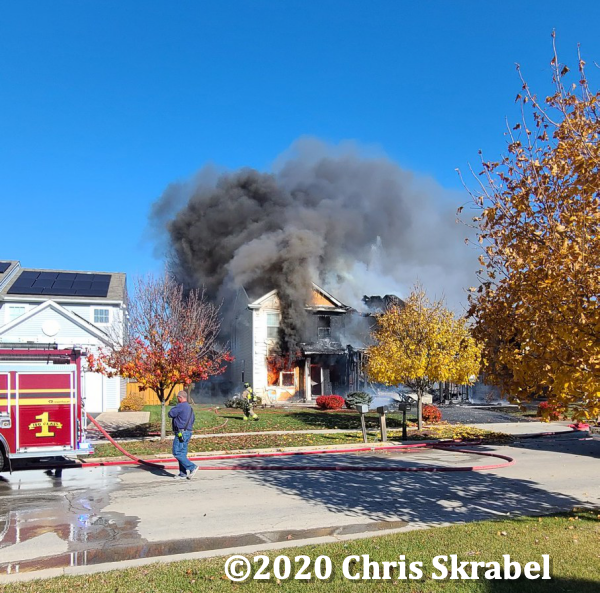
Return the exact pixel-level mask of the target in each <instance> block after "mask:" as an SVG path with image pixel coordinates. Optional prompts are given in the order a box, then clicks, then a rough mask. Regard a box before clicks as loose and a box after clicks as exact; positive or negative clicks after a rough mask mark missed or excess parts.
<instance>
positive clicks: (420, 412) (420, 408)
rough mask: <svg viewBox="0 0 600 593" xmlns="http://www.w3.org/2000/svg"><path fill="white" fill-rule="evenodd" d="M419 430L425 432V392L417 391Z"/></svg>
mask: <svg viewBox="0 0 600 593" xmlns="http://www.w3.org/2000/svg"><path fill="white" fill-rule="evenodd" d="M417 428H418V429H419V430H423V390H421V389H418V390H417Z"/></svg>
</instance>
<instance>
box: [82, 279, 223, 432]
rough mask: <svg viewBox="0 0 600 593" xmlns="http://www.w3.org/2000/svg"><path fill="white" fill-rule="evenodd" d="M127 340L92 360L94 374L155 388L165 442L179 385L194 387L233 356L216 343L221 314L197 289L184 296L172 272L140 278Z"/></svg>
mask: <svg viewBox="0 0 600 593" xmlns="http://www.w3.org/2000/svg"><path fill="white" fill-rule="evenodd" d="M128 314H129V320H128V323H127V326H126V328H125V332H124V335H125V338H124V339H117V338H116V337H115V338H114V339H113V338H111V344H110V346H109V347H108V348H106V349H105V350H102V351H100V353H99V354H98V355H96V356H94V355H90V356H89V357H88V364H89V367H90V369H91V370H93V371H96V372H99V373H102V374H105V375H107V376H116V375H121V376H122V377H125V378H128V379H135V380H136V381H138V382H139V383H140V384H141V386H142V389H147V388H149V389H152V390H153V391H154V392H155V393H156V395H157V396H158V399H159V401H160V403H161V406H162V410H161V438H163V439H164V438H165V436H166V410H165V405H166V403H167V402H168V401H169V399H170V398H171V396H172V395H173V392H174V390H175V387H176V386H177V385H179V384H184V385H190V384H191V383H193V382H195V381H202V380H206V379H208V378H209V377H210V376H212V375H218V374H220V373H222V372H224V370H225V365H226V363H227V362H228V361H230V360H231V356H230V354H229V352H228V351H227V350H226V349H225V348H223V347H222V346H221V345H220V344H219V343H218V341H217V337H218V334H219V329H220V319H219V310H218V308H217V307H215V306H214V305H212V304H211V303H209V302H207V301H206V300H205V298H204V295H203V294H202V293H201V292H200V291H198V290H191V291H189V292H188V293H184V290H183V286H181V285H179V284H177V283H176V282H175V280H174V279H173V278H171V277H170V276H169V275H168V274H166V275H164V276H162V277H160V278H154V277H148V278H147V279H139V280H137V282H136V284H135V288H134V294H133V298H132V300H131V302H130V303H129V307H128Z"/></svg>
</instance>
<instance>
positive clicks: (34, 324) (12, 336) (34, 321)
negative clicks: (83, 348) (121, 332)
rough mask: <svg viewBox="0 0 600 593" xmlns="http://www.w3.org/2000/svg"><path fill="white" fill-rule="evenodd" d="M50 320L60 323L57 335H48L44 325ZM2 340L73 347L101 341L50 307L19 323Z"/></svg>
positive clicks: (4, 334) (0, 338) (0, 337)
mask: <svg viewBox="0 0 600 593" xmlns="http://www.w3.org/2000/svg"><path fill="white" fill-rule="evenodd" d="M48 321H55V322H56V323H57V324H58V325H59V328H60V329H59V331H58V333H57V334H56V335H53V336H52V335H51V336H48V335H46V334H45V333H44V332H43V330H42V327H43V326H44V323H46V322H48ZM0 341H2V342H38V343H57V344H58V345H59V346H64V347H66V348H71V347H72V346H73V345H75V344H77V345H96V344H98V343H99V342H100V341H99V340H98V338H96V337H95V336H92V335H90V333H89V332H88V331H87V330H86V329H84V328H83V327H81V326H79V325H77V324H76V323H74V322H73V321H72V320H71V319H69V318H68V317H65V316H64V315H63V314H61V313H60V312H59V311H56V310H55V309H52V308H50V307H48V308H46V309H43V310H42V311H40V312H39V313H37V314H36V315H33V316H32V317H30V318H29V319H25V320H24V321H22V322H21V323H17V324H16V325H15V326H14V327H12V328H11V329H10V330H8V331H7V332H5V333H3V334H2V336H0Z"/></svg>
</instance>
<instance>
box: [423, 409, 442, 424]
mask: <svg viewBox="0 0 600 593" xmlns="http://www.w3.org/2000/svg"><path fill="white" fill-rule="evenodd" d="M423 421H424V422H427V423H429V424H436V423H437V422H441V421H442V413H441V412H440V409H439V408H438V407H437V406H430V405H425V406H423Z"/></svg>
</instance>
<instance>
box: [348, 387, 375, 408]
mask: <svg viewBox="0 0 600 593" xmlns="http://www.w3.org/2000/svg"><path fill="white" fill-rule="evenodd" d="M372 401H373V397H372V396H371V395H369V394H368V393H365V392H364V391H353V392H352V393H349V394H348V395H347V396H346V407H347V408H349V409H350V410H353V409H354V407H355V406H358V405H359V404H367V405H370V404H371V402H372Z"/></svg>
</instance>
